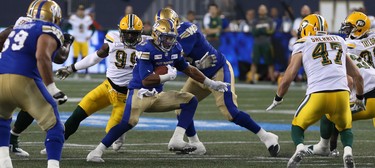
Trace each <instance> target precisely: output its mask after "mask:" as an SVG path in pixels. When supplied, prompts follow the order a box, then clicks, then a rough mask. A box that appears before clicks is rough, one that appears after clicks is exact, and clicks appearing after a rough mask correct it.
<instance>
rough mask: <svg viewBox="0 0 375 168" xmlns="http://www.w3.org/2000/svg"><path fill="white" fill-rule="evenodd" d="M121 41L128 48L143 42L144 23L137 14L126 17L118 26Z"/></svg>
mask: <svg viewBox="0 0 375 168" xmlns="http://www.w3.org/2000/svg"><path fill="white" fill-rule="evenodd" d="M118 29H119V31H120V39H121V42H123V43H124V44H125V45H126V46H135V45H137V44H138V43H139V42H141V41H142V31H143V23H142V20H141V19H140V18H139V17H138V16H137V15H135V14H127V15H125V16H124V17H123V18H122V19H121V21H120V24H119V25H118Z"/></svg>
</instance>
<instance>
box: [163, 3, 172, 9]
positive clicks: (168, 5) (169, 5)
mask: <svg viewBox="0 0 375 168" xmlns="http://www.w3.org/2000/svg"><path fill="white" fill-rule="evenodd" d="M165 8H169V9H173V4H167V6H165Z"/></svg>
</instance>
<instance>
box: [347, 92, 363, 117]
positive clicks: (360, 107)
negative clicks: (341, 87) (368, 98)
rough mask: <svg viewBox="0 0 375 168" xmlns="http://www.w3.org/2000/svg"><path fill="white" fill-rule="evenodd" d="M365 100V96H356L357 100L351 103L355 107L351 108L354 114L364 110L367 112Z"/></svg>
mask: <svg viewBox="0 0 375 168" xmlns="http://www.w3.org/2000/svg"><path fill="white" fill-rule="evenodd" d="M364 100H365V99H364V98H363V96H358V95H356V99H355V100H354V101H352V102H351V103H353V106H351V107H350V110H351V111H352V113H356V112H360V111H362V110H366V105H365V103H364Z"/></svg>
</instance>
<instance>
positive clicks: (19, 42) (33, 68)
mask: <svg viewBox="0 0 375 168" xmlns="http://www.w3.org/2000/svg"><path fill="white" fill-rule="evenodd" d="M42 34H48V35H51V36H52V37H53V38H55V39H56V41H57V44H58V46H57V48H60V46H61V45H62V40H63V38H64V36H63V34H62V32H61V30H60V28H59V27H57V26H56V25H55V24H53V23H49V22H43V21H32V22H29V23H25V24H22V25H18V26H15V27H14V28H13V31H12V32H11V33H10V34H9V36H8V39H7V40H6V41H5V43H4V47H3V50H2V53H0V54H1V55H0V74H18V75H23V76H26V77H29V78H33V79H36V80H42V78H41V77H40V74H39V71H38V67H37V61H36V55H35V53H36V49H37V42H38V38H39V36H40V35H42ZM55 53H56V51H55V52H54V54H53V56H54V55H55ZM51 59H52V60H53V58H51Z"/></svg>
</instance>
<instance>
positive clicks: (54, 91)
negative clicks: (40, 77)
mask: <svg viewBox="0 0 375 168" xmlns="http://www.w3.org/2000/svg"><path fill="white" fill-rule="evenodd" d="M47 90H48V93H49V94H51V96H52V97H53V99H54V100H55V102H56V103H57V104H58V105H61V104H64V103H65V102H66V101H68V96H66V95H65V93H63V92H62V91H61V90H60V89H58V88H57V87H56V85H55V83H51V84H49V85H48V86H47Z"/></svg>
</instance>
